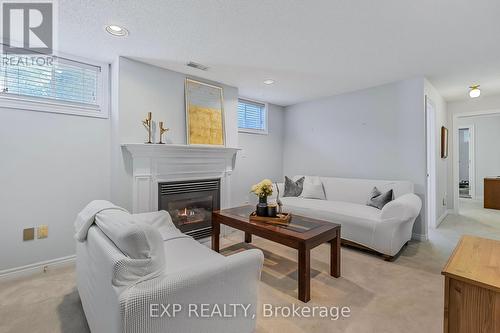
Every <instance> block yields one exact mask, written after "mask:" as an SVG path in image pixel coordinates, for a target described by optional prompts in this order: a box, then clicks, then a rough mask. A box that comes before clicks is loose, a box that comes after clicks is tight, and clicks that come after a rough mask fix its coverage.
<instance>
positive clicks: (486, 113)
mask: <svg viewBox="0 0 500 333" xmlns="http://www.w3.org/2000/svg"><path fill="white" fill-rule="evenodd" d="M496 114H500V110H485V111H472V112H462V113H456V114H453V118H452V119H453V121H452V126H453V132H452V133H453V156H452V157H453V161H452V163H453V164H452V179H453V180H452V181H453V212H454V213H455V214H457V215H458V214H459V191H458V182H459V180H458V178H459V172H458V171H459V170H458V131H456V128H457V122H458V118H467V117H474V116H490V115H496ZM455 184H456V185H457V186H455Z"/></svg>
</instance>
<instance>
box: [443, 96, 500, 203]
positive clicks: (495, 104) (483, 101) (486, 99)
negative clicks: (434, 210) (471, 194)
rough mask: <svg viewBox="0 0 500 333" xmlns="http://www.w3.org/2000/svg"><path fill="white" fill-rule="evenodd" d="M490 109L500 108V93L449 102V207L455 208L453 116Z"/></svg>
mask: <svg viewBox="0 0 500 333" xmlns="http://www.w3.org/2000/svg"><path fill="white" fill-rule="evenodd" d="M490 110H500V95H493V96H481V97H479V98H467V99H466V100H463V101H456V102H449V103H447V111H448V124H449V125H450V140H449V152H450V157H449V158H448V193H449V195H448V207H449V208H455V207H454V205H453V191H454V188H453V156H452V154H453V152H454V148H453V140H452V137H453V133H454V131H455V130H456V129H455V128H453V117H454V115H458V114H467V113H475V112H482V111H490Z"/></svg>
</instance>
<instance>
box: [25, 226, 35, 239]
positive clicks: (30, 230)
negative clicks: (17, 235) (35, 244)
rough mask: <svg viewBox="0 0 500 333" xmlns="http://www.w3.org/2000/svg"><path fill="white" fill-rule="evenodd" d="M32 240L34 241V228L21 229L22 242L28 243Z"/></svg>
mask: <svg viewBox="0 0 500 333" xmlns="http://www.w3.org/2000/svg"><path fill="white" fill-rule="evenodd" d="M33 239H35V228H25V229H23V241H29V240H33Z"/></svg>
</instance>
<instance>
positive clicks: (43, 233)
mask: <svg viewBox="0 0 500 333" xmlns="http://www.w3.org/2000/svg"><path fill="white" fill-rule="evenodd" d="M36 236H37V238H38V239H42V238H47V237H49V226H48V225H46V224H42V225H39V226H38V228H37V230H36Z"/></svg>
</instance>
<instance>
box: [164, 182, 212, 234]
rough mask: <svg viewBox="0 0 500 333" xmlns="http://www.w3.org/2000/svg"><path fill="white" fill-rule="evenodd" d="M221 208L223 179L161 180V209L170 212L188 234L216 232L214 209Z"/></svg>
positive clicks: (177, 224)
mask: <svg viewBox="0 0 500 333" xmlns="http://www.w3.org/2000/svg"><path fill="white" fill-rule="evenodd" d="M218 209H220V179H207V180H190V181H175V182H162V183H158V210H166V211H167V212H169V213H170V216H171V217H172V221H173V222H174V224H175V225H176V226H177V227H178V228H179V229H180V230H181V231H182V232H183V233H185V234H187V235H190V236H192V237H194V238H195V239H200V238H204V237H209V236H210V235H211V233H212V211H214V210H218Z"/></svg>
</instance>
